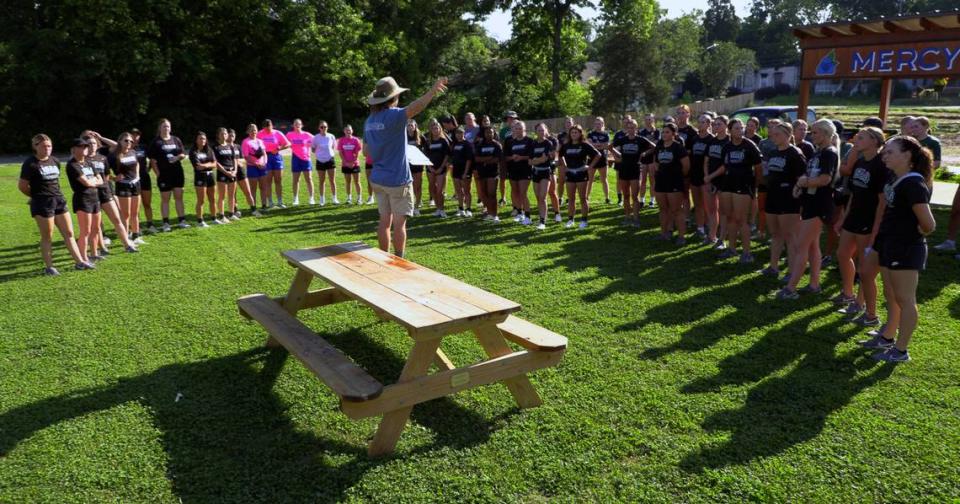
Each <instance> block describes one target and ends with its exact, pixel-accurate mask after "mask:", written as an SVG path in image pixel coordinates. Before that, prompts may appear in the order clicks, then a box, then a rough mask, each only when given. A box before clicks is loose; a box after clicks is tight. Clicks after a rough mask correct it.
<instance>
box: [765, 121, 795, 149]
mask: <svg viewBox="0 0 960 504" xmlns="http://www.w3.org/2000/svg"><path fill="white" fill-rule="evenodd" d="M767 124H769V123H767ZM773 127H774V128H776V129H778V130H780V131H782V132H784V133H786V135H787V139H788V141H789V142H790V145H796V144H797V142H796V141H795V140H794V138H793V125H792V124H790V123H789V122H787V121H783V122H781V123H778V124H774V125H773Z"/></svg>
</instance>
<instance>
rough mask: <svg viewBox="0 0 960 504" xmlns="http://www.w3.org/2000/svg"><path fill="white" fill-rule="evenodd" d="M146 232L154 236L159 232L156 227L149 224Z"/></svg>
mask: <svg viewBox="0 0 960 504" xmlns="http://www.w3.org/2000/svg"><path fill="white" fill-rule="evenodd" d="M147 232H148V233H150V234H156V233H158V232H159V230H158V229H157V226H154V225H153V224H150V227H148V228H147Z"/></svg>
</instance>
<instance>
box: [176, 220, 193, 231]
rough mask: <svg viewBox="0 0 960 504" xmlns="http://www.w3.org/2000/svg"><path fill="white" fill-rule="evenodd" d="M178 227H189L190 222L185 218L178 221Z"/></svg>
mask: <svg viewBox="0 0 960 504" xmlns="http://www.w3.org/2000/svg"><path fill="white" fill-rule="evenodd" d="M177 227H178V228H180V229H187V228H188V227H190V224H187V221H185V220H184V221H180V222H178V223H177Z"/></svg>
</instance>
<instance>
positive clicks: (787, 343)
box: [0, 165, 960, 503]
mask: <svg viewBox="0 0 960 504" xmlns="http://www.w3.org/2000/svg"><path fill="white" fill-rule="evenodd" d="M18 169H19V167H15V166H12V165H6V166H3V167H0V219H2V223H3V224H2V235H0V236H2V237H3V239H2V241H0V266H2V269H0V297H2V298H3V299H5V300H6V301H5V303H4V305H3V307H2V309H0V310H2V311H0V501H2V502H30V503H33V502H55V503H61V502H178V501H182V502H203V503H206V502H231V503H232V502H268V503H280V502H326V501H338V500H344V501H373V502H396V501H405V502H406V501H409V502H415V501H436V500H447V501H454V502H502V501H519V502H543V501H546V500H554V499H555V500H561V501H578V502H579V501H595V502H637V501H660V502H715V501H731V502H743V501H778V502H782V501H788V500H789V501H817V502H821V501H822V502H857V501H900V502H920V501H929V502H947V501H951V500H953V501H954V502H956V499H957V498H958V496H960V414H958V412H960V386H958V384H960V366H958V365H957V363H958V362H960V350H958V346H960V322H958V317H960V283H958V273H960V263H958V262H957V261H955V260H953V259H952V258H949V257H946V256H933V257H931V260H930V265H929V269H928V270H927V272H925V273H924V274H923V275H922V278H921V284H920V289H919V298H920V300H921V302H922V307H921V323H920V324H921V325H920V328H919V330H918V331H917V333H916V336H915V340H914V343H913V345H912V346H911V353H912V355H913V357H914V361H913V362H910V363H908V364H905V365H900V366H885V365H879V364H876V363H874V361H872V360H871V359H869V358H868V354H867V353H866V352H864V351H862V350H860V349H859V347H858V346H857V345H856V341H857V340H858V339H860V338H861V337H862V336H863V334H862V333H863V332H862V331H860V330H858V329H857V328H855V327H853V326H852V325H849V324H846V323H844V321H843V320H842V318H841V316H840V315H839V314H836V313H834V311H833V309H832V307H831V306H830V305H829V304H828V303H827V302H826V301H825V300H826V299H827V298H828V297H830V296H832V295H833V294H835V293H836V292H837V282H838V277H837V274H836V272H835V271H833V270H831V271H830V272H829V273H828V274H827V275H826V279H825V286H826V289H825V292H824V294H822V295H820V296H808V297H804V298H802V299H801V300H799V301H794V302H778V301H775V300H772V299H771V297H770V296H769V293H770V292H771V291H772V290H773V289H774V288H775V287H776V285H775V283H771V281H769V280H767V279H765V278H762V277H760V276H758V275H756V274H754V273H753V270H755V269H757V268H758V267H759V266H757V267H753V268H747V267H742V266H739V265H736V264H733V263H720V264H718V263H717V262H716V261H715V260H714V255H713V253H711V252H710V251H708V250H705V249H704V248H703V247H700V246H696V245H688V246H686V247H683V248H679V249H678V248H677V247H675V246H673V245H667V244H663V243H661V242H656V241H654V240H653V237H654V236H655V234H656V230H655V222H656V215H655V213H654V212H653V211H651V210H646V211H645V212H644V214H643V223H644V228H643V229H642V230H639V231H638V230H635V229H628V228H624V227H621V226H620V225H619V223H620V218H621V216H620V213H619V209H618V208H617V207H615V206H610V205H607V206H605V205H602V204H600V205H597V208H596V211H595V212H594V219H593V220H592V221H591V225H590V228H589V229H588V230H586V231H584V232H580V231H575V230H568V229H564V228H562V227H561V226H558V225H555V224H552V223H551V225H550V227H549V228H548V230H547V231H545V232H540V233H537V232H535V231H534V230H533V229H531V228H527V227H522V226H519V225H516V224H514V223H512V222H504V223H502V224H501V225H499V226H494V225H492V224H489V223H484V222H480V221H478V220H476V219H474V220H471V221H466V220H458V219H455V218H449V219H446V220H440V219H437V218H433V217H426V216H424V217H421V218H417V219H415V220H414V221H412V223H411V225H410V234H411V240H410V243H409V258H410V259H411V260H413V261H416V262H418V263H420V264H423V265H425V266H427V267H430V268H433V269H435V270H437V271H440V272H442V273H445V274H448V275H451V276H453V277H456V278H458V279H461V280H464V281H466V282H468V283H471V284H474V285H477V286H479V287H481V288H484V289H487V290H489V291H492V292H494V293H497V294H499V295H502V296H504V297H507V298H509V299H512V300H515V301H517V302H519V303H521V304H522V305H523V310H522V312H521V313H520V315H521V316H522V317H524V318H527V319H528V320H531V321H533V322H535V323H538V324H541V325H543V326H545V327H547V328H550V329H552V330H555V331H557V332H559V333H561V334H564V335H566V336H568V337H569V340H570V345H569V349H568V351H567V354H566V356H565V358H564V360H563V361H562V362H561V364H560V365H559V367H557V368H553V369H548V370H543V371H539V372H537V373H535V374H534V375H533V382H534V385H535V386H536V387H537V389H538V390H539V392H540V394H541V396H542V397H543V399H544V405H543V406H542V407H539V408H536V409H532V410H526V411H519V410H517V409H516V407H515V405H514V403H513V401H512V398H511V396H510V394H509V393H508V391H507V390H506V388H505V387H503V386H501V385H494V386H487V387H481V388H479V389H473V390H471V391H468V392H465V393H462V394H459V395H456V396H453V397H449V398H445V399H440V400H435V401H431V402H428V403H425V404H422V405H420V406H417V407H416V408H414V412H413V416H412V420H411V425H409V426H408V428H407V429H406V431H405V432H404V433H403V436H402V437H401V439H400V443H399V446H398V451H397V454H396V456H395V457H392V458H387V459H382V460H368V459H367V457H366V453H365V451H366V442H367V441H368V439H369V438H370V436H371V435H372V433H373V432H374V430H375V427H376V423H377V420H376V419H367V420H363V421H351V420H349V419H347V418H346V417H345V416H344V415H343V414H341V413H339V412H338V410H337V400H336V398H335V397H334V396H333V395H332V393H330V392H329V391H328V390H327V389H326V388H325V387H324V386H323V385H322V384H321V383H320V381H319V380H317V379H316V378H314V377H313V375H311V374H310V373H309V372H308V371H307V370H306V369H305V368H304V366H303V365H301V364H300V363H299V361H297V360H295V359H293V358H288V357H287V356H286V355H284V354H283V353H282V352H277V351H267V350H265V349H264V348H263V343H264V340H265V333H264V331H263V330H262V329H261V328H260V327H259V326H257V325H255V324H253V323H249V322H247V321H245V320H244V319H242V318H241V317H240V316H239V315H238V313H237V309H236V305H235V300H236V299H237V298H238V297H240V296H242V295H245V294H250V293H255V292H264V293H268V294H270V295H282V294H283V293H284V292H285V291H286V289H287V287H288V286H289V282H290V280H291V278H292V275H293V270H292V269H291V268H290V267H288V266H287V265H286V264H285V262H284V261H283V260H282V259H281V257H280V255H279V251H281V250H285V249H291V248H300V247H309V246H317V245H321V244H330V243H338V242H346V241H351V240H363V241H366V242H367V243H371V244H372V243H375V234H374V233H375V219H376V210H375V209H374V208H373V207H370V206H361V207H357V206H352V207H349V208H348V207H345V206H339V207H331V206H327V207H324V208H319V207H305V206H300V207H296V208H290V209H287V210H285V211H278V212H271V213H270V214H269V215H268V216H266V217H263V218H259V219H254V218H244V219H243V220H241V221H240V222H237V223H233V224H230V225H229V226H214V227H212V228H210V229H197V228H192V229H189V230H183V231H181V230H176V231H174V232H172V233H169V234H163V235H157V236H147V237H146V239H147V241H148V245H144V246H143V247H142V250H143V251H142V253H141V254H137V255H128V254H122V253H115V254H114V255H112V256H111V257H109V258H108V259H107V260H105V261H104V262H102V263H101V264H100V266H99V267H98V269H97V270H96V271H90V272H75V271H72V269H70V268H69V259H68V257H67V254H66V251H65V250H64V248H63V246H62V245H58V246H57V247H56V249H55V252H56V258H57V263H58V265H60V266H61V267H62V270H63V272H64V274H63V275H62V276H60V277H58V278H48V277H42V276H40V275H39V273H40V270H41V268H42V263H41V261H40V256H39V252H38V249H37V243H36V242H37V233H36V228H35V225H34V224H33V222H32V221H31V220H30V218H29V212H28V210H27V207H26V206H25V204H24V200H25V198H23V197H22V196H21V195H19V194H18V193H17V191H16V189H15V186H16V184H15V182H16V178H17V176H18ZM287 175H289V173H288V174H287ZM338 176H339V175H338ZM287 183H288V184H289V181H288V182H287ZM64 186H66V184H64ZM288 187H289V185H288ZM188 194H189V196H188V198H187V200H188V202H187V207H188V212H190V210H191V209H192V206H193V200H194V197H193V191H192V189H189V190H188ZM598 194H599V187H597V188H596V191H595V194H594V201H600V200H602V198H600V197H599V196H598ZM155 205H157V206H158V205H159V204H158V202H157V203H155ZM191 213H192V212H191ZM937 217H938V221H939V222H940V229H938V231H937V234H936V236H935V237H934V241H938V240H939V239H940V238H942V236H943V232H944V229H943V228H944V226H945V222H946V214H945V213H944V212H942V211H940V212H938V213H937ZM109 228H110V227H109V225H108V229H109ZM117 250H119V248H118V249H117ZM758 250H759V253H758V255H759V257H760V258H765V257H766V249H765V248H764V247H758ZM315 287H316V286H315ZM301 318H302V319H303V320H304V321H305V322H306V323H307V324H308V325H309V326H311V328H313V329H315V330H316V331H317V332H318V333H319V334H321V335H323V337H325V338H327V339H328V340H330V341H331V342H333V343H334V344H335V345H337V346H338V347H339V348H341V349H343V350H344V351H345V353H347V354H348V355H350V356H351V357H352V358H353V359H355V360H356V361H357V362H358V363H360V364H361V365H362V366H364V367H365V368H367V369H368V370H370V372H371V373H372V374H373V375H374V376H375V377H377V378H378V379H380V380H381V381H383V382H384V383H391V382H393V381H394V379H395V378H396V376H397V375H398V374H399V372H400V369H401V367H402V365H403V362H404V360H405V358H406V353H407V352H408V351H409V348H410V346H411V342H410V340H409V338H408V337H407V336H406V334H405V333H404V332H403V331H402V330H401V329H400V327H399V326H397V325H396V324H390V323H383V322H379V321H378V320H377V319H376V318H375V316H374V315H373V313H372V312H371V311H370V310H369V309H365V308H362V307H360V306H358V305H356V304H355V303H344V304H339V305H335V306H331V307H327V308H322V309H316V310H310V311H307V312H303V313H302V314H301ZM443 349H444V351H445V352H446V353H447V354H448V355H449V356H450V357H451V358H452V359H453V360H454V361H455V362H456V363H458V364H464V363H467V362H470V361H473V360H477V359H479V358H481V351H480V348H479V345H477V344H476V342H475V341H473V340H472V338H470V337H460V338H457V337H450V338H448V339H446V340H445V343H444V347H443Z"/></svg>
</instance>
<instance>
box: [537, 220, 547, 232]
mask: <svg viewBox="0 0 960 504" xmlns="http://www.w3.org/2000/svg"><path fill="white" fill-rule="evenodd" d="M544 229H547V225H546V224H544V223H542V222H541V223H540V224H537V230H538V231H543V230H544Z"/></svg>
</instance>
